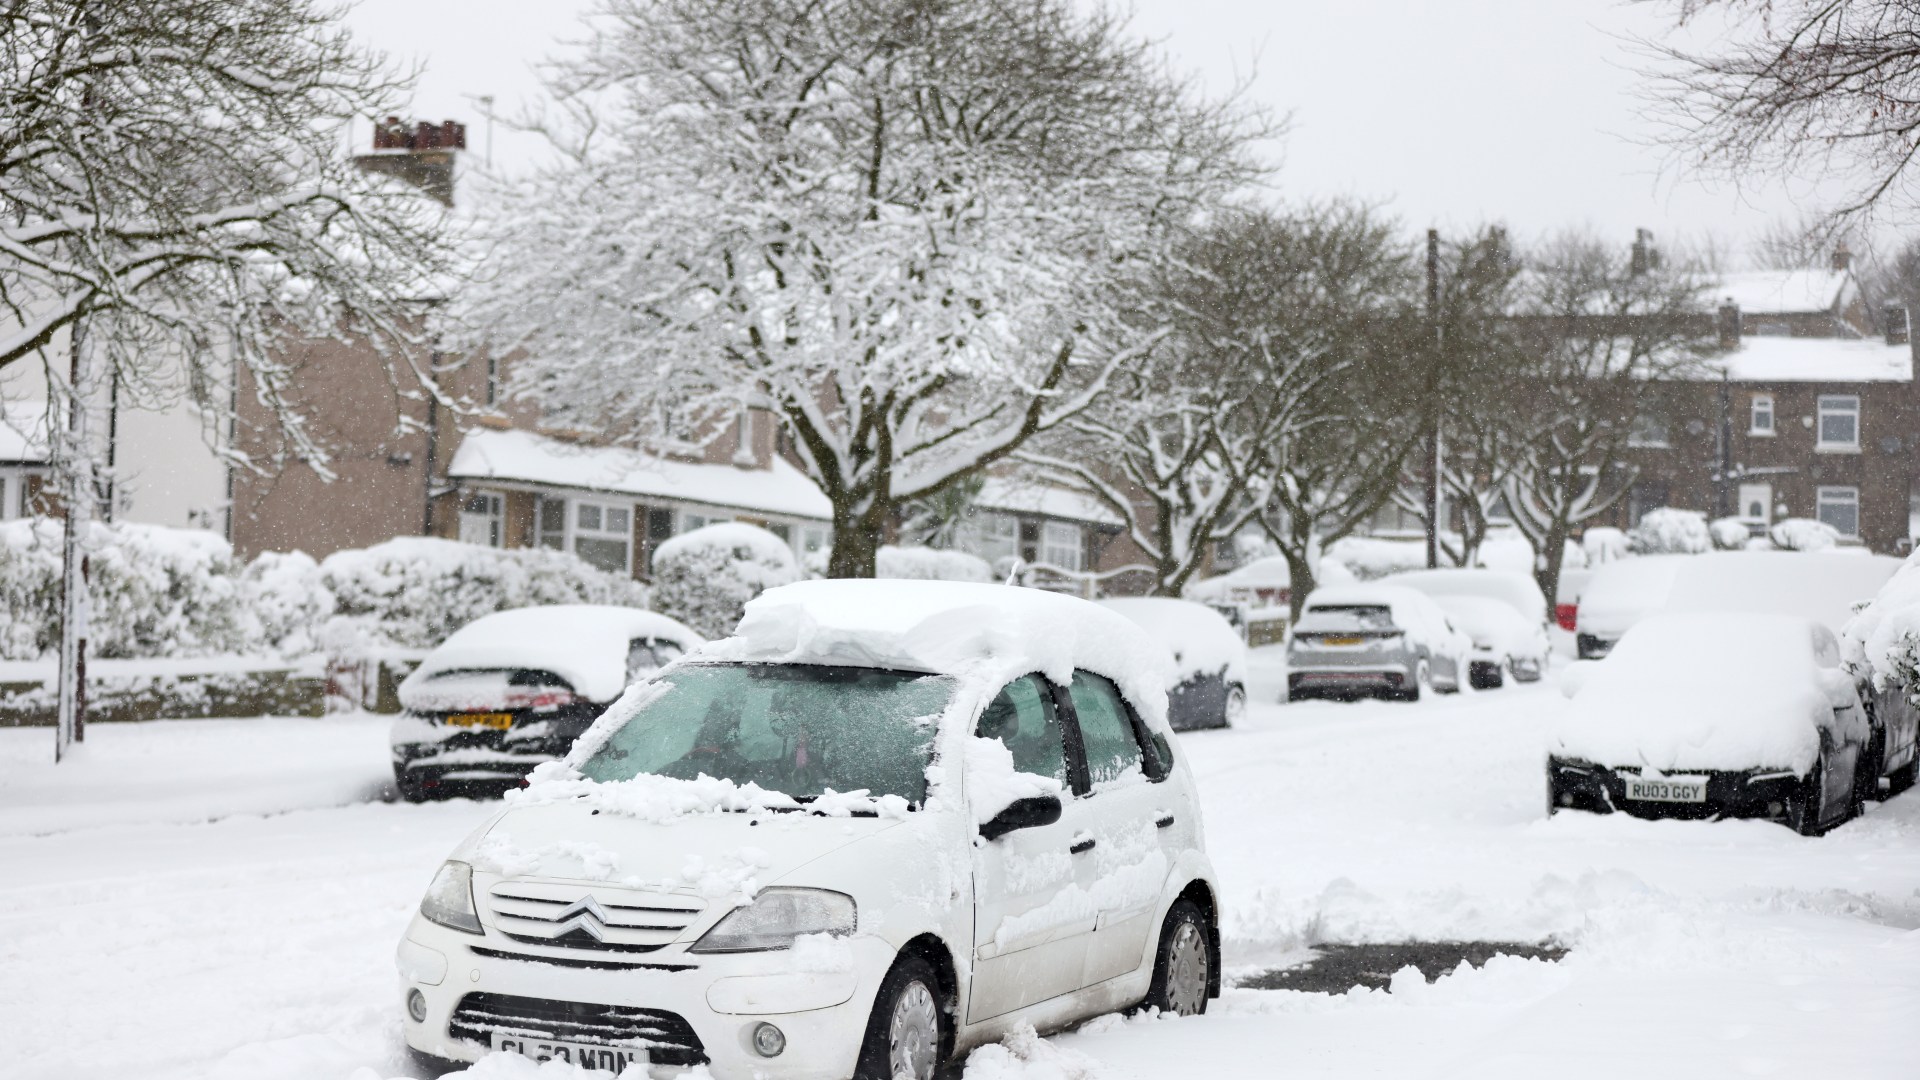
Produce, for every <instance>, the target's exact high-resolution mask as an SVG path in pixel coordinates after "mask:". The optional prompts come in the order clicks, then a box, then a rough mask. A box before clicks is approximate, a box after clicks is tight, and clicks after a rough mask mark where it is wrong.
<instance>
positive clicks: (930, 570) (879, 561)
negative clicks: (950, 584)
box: [873, 544, 993, 582]
mask: <svg viewBox="0 0 1920 1080" xmlns="http://www.w3.org/2000/svg"><path fill="white" fill-rule="evenodd" d="M874 565H875V569H874V575H873V576H874V577H882V578H909V579H914V580H920V581H989V582H990V581H992V580H993V567H991V566H988V565H987V560H985V559H983V558H981V557H980V556H978V555H969V554H967V553H966V552H964V551H946V550H941V549H938V548H930V547H917V546H915V547H895V546H894V545H892V544H887V545H883V546H882V547H881V548H880V551H879V553H878V557H877V558H876V559H875V562H874Z"/></svg>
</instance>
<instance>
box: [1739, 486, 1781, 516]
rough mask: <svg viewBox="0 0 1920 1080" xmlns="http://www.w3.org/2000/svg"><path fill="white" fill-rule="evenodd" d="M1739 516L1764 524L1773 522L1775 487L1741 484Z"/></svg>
mask: <svg viewBox="0 0 1920 1080" xmlns="http://www.w3.org/2000/svg"><path fill="white" fill-rule="evenodd" d="M1737 516H1739V517H1742V518H1745V519H1746V520H1748V521H1758V522H1762V523H1764V524H1771V523H1772V522H1773V485H1772V484H1741V485H1740V507H1739V510H1738V511H1737Z"/></svg>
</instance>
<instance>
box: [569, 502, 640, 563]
mask: <svg viewBox="0 0 1920 1080" xmlns="http://www.w3.org/2000/svg"><path fill="white" fill-rule="evenodd" d="M587 511H592V512H593V518H594V520H595V521H596V522H597V524H595V525H587V524H584V523H583V521H582V519H583V518H585V517H586V516H587V513H586V512H587ZM616 517H617V518H618V520H620V521H622V522H624V524H623V525H620V526H617V527H616V526H613V525H610V524H608V523H607V522H608V520H609V519H610V518H616ZM582 540H601V541H608V542H612V541H616V540H617V541H619V542H620V544H621V546H622V548H623V549H624V550H625V551H626V557H625V559H624V560H623V562H624V567H623V572H625V573H627V574H632V573H633V504H632V503H630V502H622V501H619V500H612V501H604V500H600V499H568V500H567V550H568V551H571V552H573V553H574V555H575V556H578V557H580V558H582V559H585V556H581V555H580V552H579V547H580V541H582ZM595 565H597V564H595Z"/></svg>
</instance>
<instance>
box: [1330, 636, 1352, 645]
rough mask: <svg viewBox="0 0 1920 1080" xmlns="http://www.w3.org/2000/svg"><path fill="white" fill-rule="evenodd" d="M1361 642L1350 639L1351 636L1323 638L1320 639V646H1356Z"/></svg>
mask: <svg viewBox="0 0 1920 1080" xmlns="http://www.w3.org/2000/svg"><path fill="white" fill-rule="evenodd" d="M1361 640H1362V639H1361V638H1358V637H1352V636H1348V637H1323V638H1321V639H1320V644H1322V645H1358V644H1360V642H1361Z"/></svg>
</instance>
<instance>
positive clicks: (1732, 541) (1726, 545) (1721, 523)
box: [1707, 517, 1753, 551]
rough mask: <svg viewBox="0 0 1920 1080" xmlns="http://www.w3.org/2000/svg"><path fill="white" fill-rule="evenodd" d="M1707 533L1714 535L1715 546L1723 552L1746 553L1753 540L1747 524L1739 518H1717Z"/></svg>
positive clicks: (1709, 526) (1708, 527)
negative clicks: (1749, 541)
mask: <svg viewBox="0 0 1920 1080" xmlns="http://www.w3.org/2000/svg"><path fill="white" fill-rule="evenodd" d="M1707 531H1708V532H1710V533H1712V534H1713V546H1714V547H1716V548H1719V549H1720V550H1721V551H1744V550H1746V546H1747V541H1748V540H1751V539H1752V538H1753V534H1752V533H1751V532H1750V531H1748V529H1747V523H1746V522H1745V521H1743V520H1741V519H1740V518H1737V517H1723V518H1715V519H1714V520H1713V522H1712V523H1711V524H1709V525H1708V526H1707Z"/></svg>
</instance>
